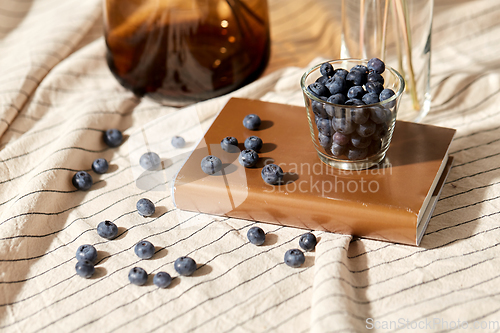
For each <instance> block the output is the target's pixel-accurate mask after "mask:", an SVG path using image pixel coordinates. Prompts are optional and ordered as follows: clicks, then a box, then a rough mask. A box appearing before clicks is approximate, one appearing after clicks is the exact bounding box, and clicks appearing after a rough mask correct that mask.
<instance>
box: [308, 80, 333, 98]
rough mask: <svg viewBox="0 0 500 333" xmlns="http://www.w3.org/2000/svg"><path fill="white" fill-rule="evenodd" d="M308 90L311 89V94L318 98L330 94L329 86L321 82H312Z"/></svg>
mask: <svg viewBox="0 0 500 333" xmlns="http://www.w3.org/2000/svg"><path fill="white" fill-rule="evenodd" d="M307 90H309V92H310V93H311V94H313V95H314V96H316V97H318V98H320V97H321V96H325V97H329V96H330V91H329V90H328V88H327V87H325V86H324V85H322V84H321V83H319V82H314V83H311V84H310V85H309V86H307Z"/></svg>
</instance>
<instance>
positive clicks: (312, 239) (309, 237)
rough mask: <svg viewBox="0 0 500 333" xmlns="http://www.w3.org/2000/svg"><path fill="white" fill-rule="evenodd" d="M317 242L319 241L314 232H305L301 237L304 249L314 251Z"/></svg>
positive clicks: (301, 244) (300, 242)
mask: <svg viewBox="0 0 500 333" xmlns="http://www.w3.org/2000/svg"><path fill="white" fill-rule="evenodd" d="M317 243H318V241H317V239H316V236H314V234H313V233H310V232H308V233H305V234H303V235H302V236H300V239H299V246H300V247H301V248H302V249H303V250H304V251H312V250H313V249H314V248H315V247H316V244H317Z"/></svg>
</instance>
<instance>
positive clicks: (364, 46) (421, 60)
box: [334, 0, 434, 122]
mask: <svg viewBox="0 0 500 333" xmlns="http://www.w3.org/2000/svg"><path fill="white" fill-rule="evenodd" d="M334 1H335V2H336V4H337V7H336V8H339V9H341V10H340V13H341V16H342V17H341V21H342V29H341V53H340V58H358V59H370V58H373V57H377V58H380V59H382V60H384V62H385V63H386V64H387V65H389V66H391V67H393V68H396V69H397V70H398V72H399V73H401V75H402V76H403V77H404V79H405V81H406V90H405V93H404V94H403V97H402V99H401V107H400V112H399V114H398V119H400V120H406V121H415V122H419V121H421V120H422V119H423V118H424V117H425V116H426V115H427V113H428V112H429V110H430V107H431V87H430V77H431V54H432V52H431V36H432V33H431V32H432V19H433V9H434V0H334ZM339 1H341V4H339Z"/></svg>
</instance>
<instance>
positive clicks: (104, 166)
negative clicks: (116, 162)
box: [92, 158, 109, 174]
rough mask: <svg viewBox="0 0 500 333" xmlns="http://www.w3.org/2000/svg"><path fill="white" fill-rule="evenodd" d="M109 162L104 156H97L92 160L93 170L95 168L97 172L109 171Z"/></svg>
mask: <svg viewBox="0 0 500 333" xmlns="http://www.w3.org/2000/svg"><path fill="white" fill-rule="evenodd" d="M108 168H109V164H108V161H106V160H105V159H104V158H97V159H95V160H94V162H92V170H94V172H95V173H100V174H103V173H106V171H108Z"/></svg>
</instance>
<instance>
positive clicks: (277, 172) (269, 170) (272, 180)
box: [260, 164, 283, 185]
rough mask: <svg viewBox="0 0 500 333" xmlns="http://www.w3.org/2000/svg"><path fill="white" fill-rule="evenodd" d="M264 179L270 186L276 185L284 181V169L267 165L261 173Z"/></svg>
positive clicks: (274, 165)
mask: <svg viewBox="0 0 500 333" xmlns="http://www.w3.org/2000/svg"><path fill="white" fill-rule="evenodd" d="M260 174H261V176H262V179H264V181H265V182H266V183H268V184H271V185H275V184H278V183H279V182H281V180H283V169H281V168H280V167H279V166H278V165H276V164H267V165H265V166H264V167H263V168H262V171H261V173H260Z"/></svg>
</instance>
